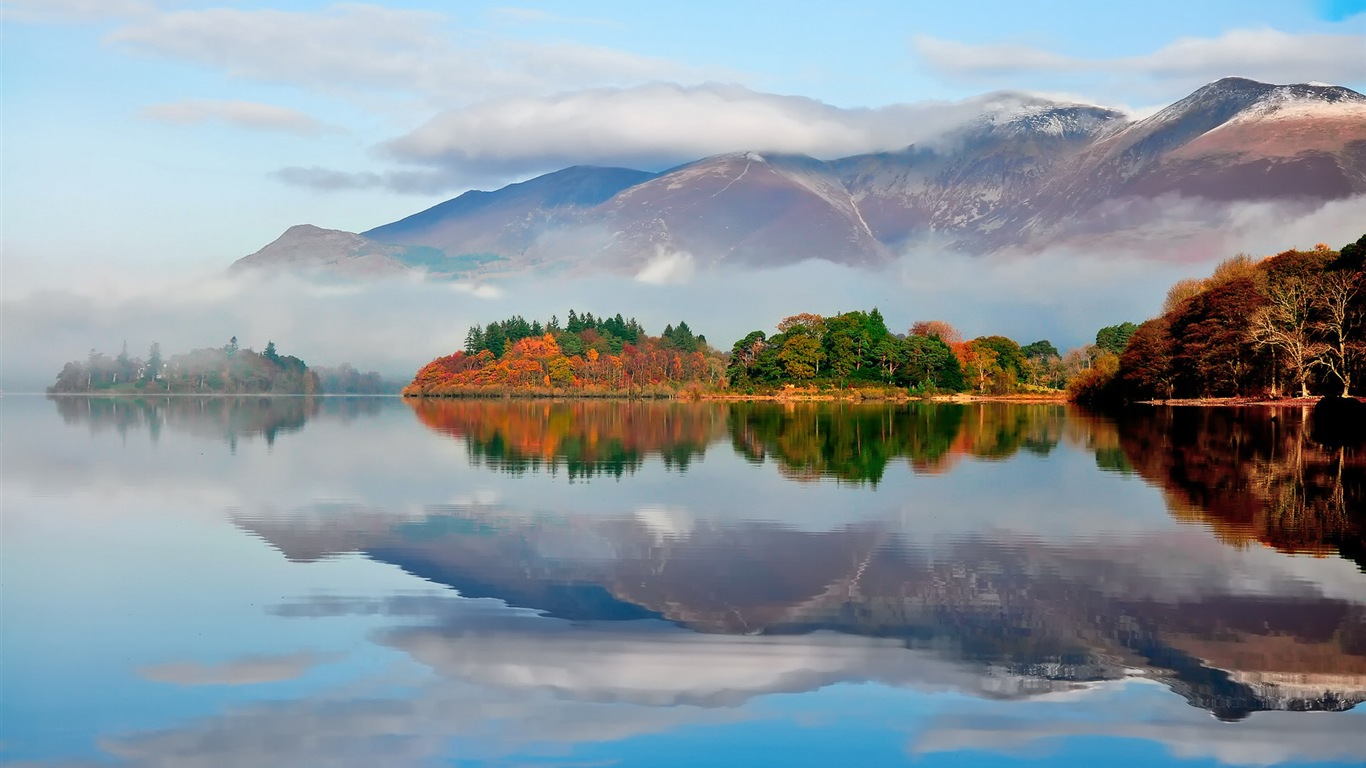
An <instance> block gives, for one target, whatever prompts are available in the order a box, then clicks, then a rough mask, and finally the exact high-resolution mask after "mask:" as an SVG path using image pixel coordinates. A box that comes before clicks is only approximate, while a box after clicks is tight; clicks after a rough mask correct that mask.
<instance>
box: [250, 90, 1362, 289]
mask: <svg viewBox="0 0 1366 768" xmlns="http://www.w3.org/2000/svg"><path fill="white" fill-rule="evenodd" d="M1361 194H1366V96H1362V95H1361V94H1359V93H1357V92H1355V91H1352V90H1350V89H1347V88H1342V87H1338V86H1331V85H1321V84H1313V83H1310V84H1296V85H1270V84H1267V83H1259V82H1255V81H1252V80H1246V79H1242V78H1225V79H1223V80H1219V81H1217V82H1214V83H1211V84H1209V85H1207V86H1205V87H1203V88H1200V89H1199V90H1197V91H1195V92H1194V93H1192V94H1191V95H1189V96H1187V97H1186V98H1184V99H1181V100H1180V101H1178V102H1176V103H1174V104H1172V105H1170V106H1168V107H1166V108H1164V109H1162V110H1160V111H1158V112H1157V113H1155V114H1153V115H1151V116H1149V117H1145V118H1142V119H1138V120H1134V119H1130V118H1129V117H1127V116H1126V115H1124V114H1123V113H1120V112H1117V111H1115V110H1111V109H1106V108H1103V107H1098V106H1094V105H1087V104H1069V103H1062V102H1057V101H1050V100H1047V99H1041V98H1033V97H1030V98H1023V99H1020V100H1018V101H1015V102H1012V106H1011V107H1010V108H1007V109H1002V108H995V109H993V111H989V112H986V113H984V114H982V115H981V116H980V117H978V118H977V119H976V120H973V121H970V122H969V123H967V124H965V125H962V126H960V127H958V128H956V129H954V130H952V131H950V132H948V133H946V134H944V135H942V136H940V137H938V138H936V139H935V140H933V141H928V142H922V143H919V144H915V145H911V146H908V147H905V148H903V149H900V150H896V151H891V152H880V153H871V154H865V155H856V156H853V157H846V158H840V159H836V160H831V161H823V160H819V159H815V158H811V157H806V156H800V155H777V154H771V153H766V152H761V151H738V152H733V153H728V154H723V155H718V156H714V157H708V158H703V159H701V160H697V161H695V162H691V163H687V164H684V165H681V166H678V167H676V168H672V169H669V170H666V171H664V172H662V173H658V174H656V173H647V172H644V171H635V170H631V169H626V168H597V167H590V166H574V167H571V168H566V169H563V170H560V171H556V172H554V173H549V174H546V175H544V176H540V177H537V178H534V179H531V180H529V181H525V182H521V183H518V184H512V185H509V186H507V187H504V188H502V189H499V190H496V191H492V192H482V191H471V192H466V193H465V194H463V195H460V196H459V197H456V198H454V199H452V200H448V201H446V202H444V203H441V204H439V205H437V206H434V207H432V208H429V209H427V210H425V211H422V212H420V213H417V214H414V215H412V216H409V217H407V218H404V219H401V220H399V221H396V222H393V223H391V224H386V225H383V226H380V227H376V228H374V229H371V230H368V231H366V232H364V233H363V234H361V235H353V234H350V233H343V232H335V231H327V230H319V229H317V228H312V227H294V228H291V229H290V230H289V231H288V232H286V233H285V235H284V236H282V237H281V238H280V239H279V240H277V241H276V242H274V243H271V244H270V245H269V246H267V247H266V248H263V249H262V250H261V251H258V252H257V253H255V254H252V255H251V256H248V257H246V258H244V259H242V260H240V261H239V262H238V263H237V265H234V266H239V267H240V266H283V267H288V268H298V267H300V266H308V267H313V268H324V269H330V270H335V271H340V272H343V273H346V274H353V275H363V274H375V273H382V272H394V271H401V270H406V269H422V270H425V271H427V272H429V273H434V274H447V275H471V274H489V273H494V272H505V271H515V270H525V269H528V268H537V267H545V266H554V267H556V268H562V269H569V270H578V271H613V272H625V273H634V272H639V271H640V270H641V269H642V268H644V267H645V266H646V265H648V264H649V263H650V262H651V261H652V260H655V259H659V258H661V257H672V256H681V255H686V257H687V258H688V259H690V260H691V262H692V263H693V264H695V265H697V266H700V267H703V268H705V267H706V266H709V265H714V264H722V263H725V264H743V265H748V266H764V267H767V266H778V265H783V264H790V263H794V262H798V261H802V260H805V259H813V258H815V259H825V260H828V261H833V262H837V263H842V264H850V265H855V266H872V265H877V264H881V263H885V262H887V261H888V260H890V259H891V258H892V254H893V253H894V252H896V251H897V250H898V249H900V248H902V247H904V246H905V245H907V244H908V243H912V242H915V241H917V240H922V239H926V238H934V239H936V240H937V241H940V242H942V243H943V244H945V245H947V246H948V247H950V248H952V249H956V250H959V251H964V252H970V253H989V252H992V251H996V250H999V249H1002V248H1021V247H1023V248H1039V247H1043V246H1047V245H1052V244H1056V243H1059V242H1066V241H1068V240H1070V239H1073V238H1077V237H1086V236H1091V235H1095V234H1106V233H1114V232H1121V231H1130V230H1133V231H1140V230H1143V229H1144V228H1150V227H1152V225H1153V224H1155V223H1161V216H1162V215H1163V213H1162V211H1163V210H1165V209H1164V208H1163V207H1162V206H1161V205H1158V204H1154V203H1153V201H1156V200H1165V199H1168V198H1171V199H1200V200H1202V201H1204V202H1205V203H1207V204H1209V205H1210V206H1212V208H1211V210H1216V211H1217V210H1219V206H1222V205H1226V204H1229V203H1235V202H1240V201H1311V202H1312V201H1319V202H1322V201H1328V200H1337V199H1343V198H1347V197H1351V196H1354V195H1361ZM1191 207H1192V208H1193V209H1201V207H1200V206H1191ZM1197 223H1198V222H1197Z"/></svg>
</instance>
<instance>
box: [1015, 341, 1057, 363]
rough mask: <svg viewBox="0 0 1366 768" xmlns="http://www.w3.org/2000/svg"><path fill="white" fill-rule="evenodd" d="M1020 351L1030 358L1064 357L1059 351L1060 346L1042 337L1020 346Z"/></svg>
mask: <svg viewBox="0 0 1366 768" xmlns="http://www.w3.org/2000/svg"><path fill="white" fill-rule="evenodd" d="M1020 352H1021V353H1022V354H1024V356H1025V357H1026V358H1030V359H1047V358H1050V357H1062V354H1061V353H1059V352H1058V348H1057V347H1055V346H1053V343H1052V342H1051V341H1049V340H1047V339H1041V340H1039V341H1036V342H1034V343H1032V344H1026V345H1024V346H1023V347H1020Z"/></svg>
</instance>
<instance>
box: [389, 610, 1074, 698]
mask: <svg viewBox="0 0 1366 768" xmlns="http://www.w3.org/2000/svg"><path fill="white" fill-rule="evenodd" d="M384 640H385V642H386V643H388V644H390V645H393V646H394V647H396V648H400V649H402V650H404V651H406V652H407V653H408V654H410V655H411V656H412V657H413V658H414V659H417V660H418V661H420V662H422V663H424V664H426V665H428V666H430V667H432V668H433V669H434V670H436V671H437V672H438V673H440V674H441V675H443V676H444V677H448V678H451V679H457V680H464V681H467V682H472V683H477V684H479V685H483V686H489V687H492V688H499V689H503V690H509V691H525V692H532V691H551V692H554V693H555V694H556V695H559V696H563V697H566V698H570V699H575V700H579V701H595V702H618V703H632V704H644V705H648V706H673V705H678V704H692V705H704V706H737V705H739V704H740V703H742V702H744V701H746V700H748V699H751V698H753V697H755V696H761V695H765V694H771V693H798V692H803V691H811V690H815V689H818V688H822V687H824V686H827V685H832V684H835V683H841V682H861V681H877V682H883V683H887V684H891V685H901V686H909V687H915V688H920V689H925V690H957V691H964V692H968V693H973V694H977V695H989V696H993V697H1008V698H1011V697H1017V696H1022V695H1031V694H1036V693H1046V692H1050V691H1055V690H1066V689H1071V688H1073V687H1074V685H1073V684H1071V683H1067V682H1055V681H1049V680H1041V679H1032V678H1023V677H1018V676H1014V675H1009V674H1005V673H1000V674H998V673H996V672H989V673H983V672H979V671H978V670H977V669H975V668H972V667H970V666H967V665H962V664H958V663H956V662H953V661H949V660H945V659H941V658H938V657H937V655H935V654H932V653H929V652H923V651H916V650H911V649H908V648H906V646H905V645H904V643H902V642H901V641H898V640H891V639H881V638H871V637H858V636H853V635H843V634H837V633H833V632H815V633H812V634H807V635H800V636H751V635H738V636H737V635H711V634H697V633H693V632H685V631H681V630H675V629H672V628H664V627H661V626H657V625H652V624H647V625H626V627H625V628H619V625H618V626H602V625H592V624H589V625H576V624H572V623H570V622H565V621H561V620H558V619H548V618H544V617H525V618H524V619H521V620H514V621H507V620H498V621H493V622H490V621H478V620H471V619H469V618H467V617H462V619H461V621H459V622H458V623H452V624H450V625H449V626H447V627H443V628H417V629H400V630H395V631H393V632H391V633H389V634H388V635H387V636H386V637H385V638H384Z"/></svg>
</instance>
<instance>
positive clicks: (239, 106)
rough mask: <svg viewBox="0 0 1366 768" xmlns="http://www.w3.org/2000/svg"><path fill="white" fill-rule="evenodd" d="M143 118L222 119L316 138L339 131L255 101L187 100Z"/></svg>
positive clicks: (181, 121) (146, 111) (156, 109)
mask: <svg viewBox="0 0 1366 768" xmlns="http://www.w3.org/2000/svg"><path fill="white" fill-rule="evenodd" d="M142 116H143V117H145V118H147V119H149V120H156V121H159V122H163V123H177V124H181V125H198V124H200V123H206V122H209V121H212V120H218V121H221V122H224V123H227V124H229V125H234V126H238V127H241V128H251V129H254V130H264V131H284V132H285V133H294V134H298V135H300V136H313V135H316V134H319V133H324V132H328V131H332V130H336V129H335V128H331V127H329V126H327V125H325V124H323V123H321V122H319V121H318V120H315V119H314V118H312V117H310V116H309V115H307V114H304V113H303V112H300V111H299V110H297V109H291V108H289V107H281V106H276V105H274V104H260V103H257V102H252V101H211V100H207V99H187V100H185V101H175V102H169V103H166V104H153V105H151V106H149V107H147V108H146V109H144V110H142Z"/></svg>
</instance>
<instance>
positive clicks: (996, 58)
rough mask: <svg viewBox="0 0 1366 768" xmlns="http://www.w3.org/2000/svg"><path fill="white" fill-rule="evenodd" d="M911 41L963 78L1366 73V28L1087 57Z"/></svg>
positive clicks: (1251, 32) (1245, 33) (1356, 77)
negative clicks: (1365, 66)
mask: <svg viewBox="0 0 1366 768" xmlns="http://www.w3.org/2000/svg"><path fill="white" fill-rule="evenodd" d="M911 45H912V48H913V49H914V50H915V52H916V54H918V55H919V56H920V58H921V60H922V61H923V62H924V63H925V64H926V65H927V66H928V67H929V68H931V69H933V70H934V71H936V72H939V73H940V74H944V75H947V76H949V77H953V78H957V79H964V80H995V81H996V82H999V78H1000V77H1003V76H1007V77H1012V78H1018V77H1034V76H1037V75H1038V74H1039V73H1044V74H1087V75H1106V76H1114V75H1118V76H1125V77H1136V78H1144V79H1151V80H1155V81H1167V82H1174V83H1177V84H1182V85H1185V86H1193V85H1201V84H1204V83H1208V82H1211V81H1213V80H1217V79H1219V78H1221V77H1227V76H1230V75H1236V76H1239V77H1249V78H1253V79H1256V80H1265V81H1267V82H1273V83H1294V82H1308V81H1313V80H1318V81H1325V82H1331V83H1355V82H1360V81H1361V78H1362V67H1361V51H1362V50H1363V49H1366V35H1359V34H1357V35H1335V34H1292V33H1288V32H1281V31H1279V30H1275V29H1234V30H1229V31H1227V32H1225V33H1223V34H1222V35H1220V36H1218V37H1205V38H1201V37H1187V38H1181V39H1179V40H1176V41H1174V42H1171V43H1168V44H1167V45H1165V46H1163V47H1161V48H1159V49H1158V50H1156V51H1153V52H1152V53H1147V54H1142V55H1139V56H1117V57H1114V58H1108V59H1090V58H1082V57H1076V56H1067V55H1063V54H1058V53H1053V52H1050V51H1045V50H1042V49H1039V48H1034V47H1031V46H1026V45H1016V44H986V45H974V44H970V43H962V42H958V41H955V40H943V39H939V38H934V37H928V36H919V37H916V38H914V39H913V40H912V43H911Z"/></svg>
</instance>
